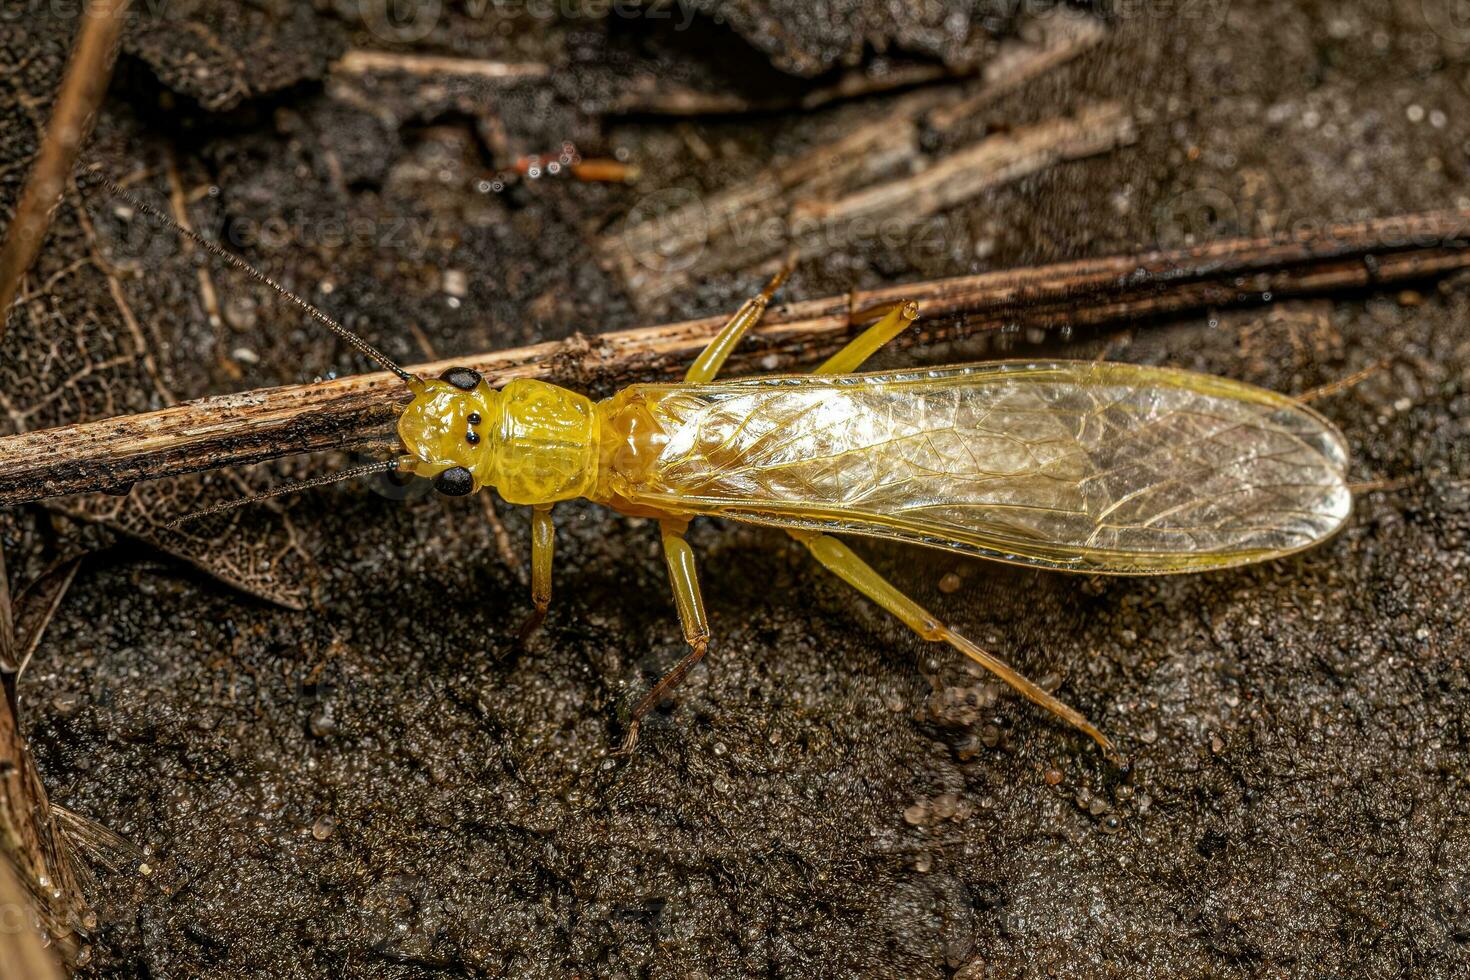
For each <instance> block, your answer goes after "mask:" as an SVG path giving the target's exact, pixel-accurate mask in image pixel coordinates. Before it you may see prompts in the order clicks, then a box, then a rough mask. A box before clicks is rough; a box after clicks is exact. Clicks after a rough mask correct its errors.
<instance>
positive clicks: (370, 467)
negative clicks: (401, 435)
mask: <svg viewBox="0 0 1470 980" xmlns="http://www.w3.org/2000/svg"><path fill="white" fill-rule="evenodd" d="M396 469H398V460H396V459H390V460H388V461H387V462H385V463H368V464H367V465H365V466H354V467H353V468H351V469H347V470H343V471H341V472H340V473H328V474H327V475H326V476H318V477H313V478H312V479H310V480H298V481H297V482H295V483H287V484H285V485H283V486H279V487H276V488H275V489H274V490H267V491H266V492H265V493H257V494H255V495H254V496H251V497H241V498H240V499H238V500H228V501H226V502H225V503H222V504H215V505H214V506H213V507H206V508H204V509H203V510H196V511H195V512H194V513H192V514H185V515H184V516H183V517H176V518H174V519H173V520H171V521H169V522H168V523H167V524H165V525H163V527H164V530H167V531H173V530H176V529H177V528H178V527H179V526H180V525H182V524H187V523H189V522H190V521H197V520H199V519H200V518H201V517H212V516H213V515H215V514H223V513H224V512H225V511H227V510H235V509H236V508H238V507H245V506H247V505H249V504H253V503H256V502H257V501H261V500H268V499H270V498H271V497H284V496H285V495H286V494H288V493H296V492H297V491H298V490H311V489H313V488H314V487H323V486H326V485H327V484H329V483H340V482H342V481H343V480H351V479H355V478H356V477H359V476H372V475H374V474H376V473H391V472H393V471H394V470H396Z"/></svg>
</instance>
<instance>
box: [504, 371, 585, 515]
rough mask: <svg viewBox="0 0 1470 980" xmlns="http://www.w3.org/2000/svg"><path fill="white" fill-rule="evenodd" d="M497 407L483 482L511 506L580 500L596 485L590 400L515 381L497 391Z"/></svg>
mask: <svg viewBox="0 0 1470 980" xmlns="http://www.w3.org/2000/svg"><path fill="white" fill-rule="evenodd" d="M499 402H500V405H499V408H500V426H499V433H498V438H497V439H496V440H495V445H494V447H493V451H492V452H491V453H490V454H488V459H487V469H486V474H485V475H486V477H488V479H486V481H485V482H487V483H493V484H494V485H495V488H496V490H498V491H499V492H500V496H501V497H502V498H504V500H505V501H506V502H507V503H512V504H549V503H554V502H556V501H558V500H569V499H571V498H572V497H580V496H583V495H585V494H586V493H587V491H588V490H589V489H590V488H591V487H592V486H593V484H595V483H596V481H597V433H598V426H597V416H596V412H595V410H594V407H593V404H592V401H591V399H588V398H586V397H584V396H582V395H579V394H577V393H576V392H574V391H568V390H567V389H565V388H559V387H557V386H556V385H552V384H547V383H546V382H544V381H532V380H530V379H520V380H516V381H512V382H511V383H510V384H508V385H506V386H505V387H504V388H502V389H501V390H500V392H499ZM477 475H478V474H477Z"/></svg>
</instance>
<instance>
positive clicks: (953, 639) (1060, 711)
mask: <svg viewBox="0 0 1470 980" xmlns="http://www.w3.org/2000/svg"><path fill="white" fill-rule="evenodd" d="M791 536H792V537H794V538H796V539H797V540H798V541H800V542H801V543H802V544H804V545H806V547H807V549H808V550H809V551H810V552H811V553H812V555H813V556H815V557H816V559H817V561H819V562H821V563H822V564H823V565H825V566H826V567H827V569H828V570H829V571H831V572H832V573H833V574H835V575H836V576H837V577H838V578H840V579H842V580H843V581H844V582H846V583H847V584H848V585H851V586H852V587H853V588H855V589H857V590H858V591H859V592H861V593H862V594H863V595H865V596H867V597H868V598H869V599H872V600H873V601H874V602H876V603H877V604H878V605H880V606H882V607H883V608H884V609H886V610H888V611H889V612H890V613H892V614H893V615H895V616H897V617H898V618H899V619H900V620H902V621H903V622H904V624H905V625H907V626H908V627H909V628H910V629H912V630H913V631H914V632H915V633H918V634H919V635H920V636H922V637H923V638H924V639H926V640H929V641H931V642H936V643H937V642H944V643H948V644H949V645H950V646H952V647H954V648H955V649H956V650H958V651H959V652H960V653H963V654H964V655H965V656H967V657H969V658H970V659H971V660H973V661H975V662H976V663H978V664H979V665H980V666H982V667H984V668H985V669H986V670H988V671H990V672H991V673H993V674H995V675H996V676H997V677H999V678H1000V679H1001V680H1003V681H1005V682H1006V683H1007V684H1009V685H1010V686H1011V687H1013V688H1015V689H1016V690H1017V691H1019V692H1020V693H1021V694H1023V695H1025V696H1026V697H1027V698H1029V699H1031V700H1032V701H1034V702H1035V703H1036V704H1039V705H1040V706H1041V707H1043V708H1045V709H1046V710H1048V711H1050V712H1051V713H1052V714H1054V715H1056V716H1057V717H1058V718H1061V719H1062V720H1064V721H1066V722H1068V723H1070V724H1071V725H1073V726H1075V727H1076V728H1078V729H1081V730H1082V731H1084V732H1086V733H1087V734H1088V735H1089V736H1091V737H1092V739H1093V741H1095V742H1097V744H1098V745H1100V746H1101V747H1102V750H1103V755H1104V756H1106V757H1107V758H1108V760H1109V761H1112V762H1115V763H1120V764H1121V760H1120V757H1119V756H1118V753H1117V750H1116V749H1114V748H1113V743H1112V742H1111V741H1109V739H1108V737H1107V736H1106V735H1104V734H1103V733H1102V732H1100V731H1098V730H1097V728H1096V727H1094V726H1093V724H1092V723H1091V722H1090V721H1088V720H1087V719H1086V718H1084V717H1082V715H1081V714H1080V713H1078V712H1077V710H1076V709H1074V708H1071V707H1069V706H1068V705H1066V704H1063V703H1062V702H1061V701H1059V700H1057V699H1056V698H1054V697H1052V696H1051V695H1050V694H1048V693H1047V692H1046V691H1043V690H1042V689H1041V688H1040V687H1038V686H1037V685H1036V684H1034V683H1033V682H1031V681H1030V680H1027V679H1026V677H1024V676H1023V675H1022V674H1020V673H1019V672H1017V671H1016V670H1015V669H1014V668H1013V667H1011V666H1010V665H1009V664H1007V663H1006V662H1005V661H1003V660H1001V659H1000V658H999V657H997V656H995V655H994V654H992V653H990V652H989V651H986V650H982V649H981V648H980V647H978V646H976V645H975V644H974V643H972V642H970V641H969V640H968V639H966V638H965V637H963V636H961V635H960V634H958V633H956V632H954V631H953V630H951V629H950V628H949V627H948V626H946V625H944V624H943V623H941V622H940V621H939V620H938V619H936V618H935V617H934V616H933V614H931V613H930V612H929V611H928V610H927V609H925V608H924V607H923V606H921V605H919V604H918V603H917V602H915V601H914V600H913V599H910V598H909V597H908V596H906V595H904V594H903V593H902V592H900V591H899V590H898V589H896V588H894V587H893V585H892V584H891V583H890V582H889V581H888V580H887V579H885V578H883V576H881V575H879V574H878V573H877V572H876V571H875V570H874V569H873V568H872V567H871V566H869V565H868V563H867V562H865V561H863V560H862V559H861V558H859V557H858V556H857V555H855V554H853V553H852V551H851V550H850V549H849V548H848V547H847V545H845V544H843V543H842V542H841V541H838V540H837V539H836V538H833V537H829V536H828V535H825V534H817V533H815V532H811V531H806V532H799V531H793V532H791Z"/></svg>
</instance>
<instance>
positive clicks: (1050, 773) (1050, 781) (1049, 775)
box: [1042, 769, 1062, 786]
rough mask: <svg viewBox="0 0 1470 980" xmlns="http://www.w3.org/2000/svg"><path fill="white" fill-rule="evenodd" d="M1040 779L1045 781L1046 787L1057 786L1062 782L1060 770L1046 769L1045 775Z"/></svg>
mask: <svg viewBox="0 0 1470 980" xmlns="http://www.w3.org/2000/svg"><path fill="white" fill-rule="evenodd" d="M1042 778H1044V779H1045V780H1046V785H1048V786H1056V785H1059V784H1060V783H1061V781H1062V771H1061V770H1060V769H1048V770H1047V771H1046V775H1045V776H1044V777H1042Z"/></svg>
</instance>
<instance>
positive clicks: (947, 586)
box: [939, 572, 960, 595]
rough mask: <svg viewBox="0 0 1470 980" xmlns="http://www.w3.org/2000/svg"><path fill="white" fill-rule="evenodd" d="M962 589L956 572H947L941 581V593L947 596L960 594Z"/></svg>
mask: <svg viewBox="0 0 1470 980" xmlns="http://www.w3.org/2000/svg"><path fill="white" fill-rule="evenodd" d="M959 589H960V577H959V576H958V575H956V574H955V573H954V572H946V573H945V575H944V577H943V578H941V579H940V580H939V591H940V592H943V593H944V594H945V595H949V594H951V593H954V592H958V591H959Z"/></svg>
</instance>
